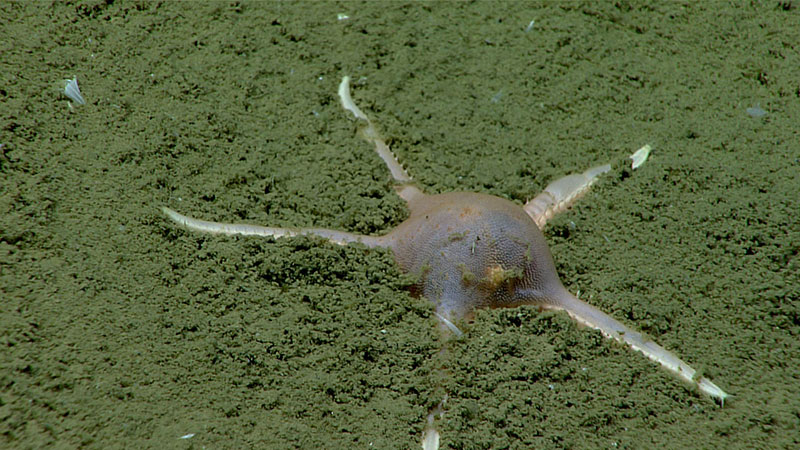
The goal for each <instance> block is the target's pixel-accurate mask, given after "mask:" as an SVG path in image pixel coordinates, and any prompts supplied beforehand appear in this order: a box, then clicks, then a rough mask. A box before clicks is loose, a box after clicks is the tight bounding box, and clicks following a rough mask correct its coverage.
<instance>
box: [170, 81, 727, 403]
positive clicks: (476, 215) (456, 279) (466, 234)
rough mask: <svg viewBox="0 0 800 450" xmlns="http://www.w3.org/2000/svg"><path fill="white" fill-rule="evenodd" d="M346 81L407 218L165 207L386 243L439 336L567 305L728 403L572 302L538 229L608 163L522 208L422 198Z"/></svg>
mask: <svg viewBox="0 0 800 450" xmlns="http://www.w3.org/2000/svg"><path fill="white" fill-rule="evenodd" d="M348 81H349V79H348V78H347V77H345V79H344V80H343V81H342V83H341V85H340V87H339V96H340V97H341V99H342V104H343V106H344V108H345V109H346V110H348V111H350V112H352V113H353V114H354V115H355V116H356V118H358V119H361V120H363V121H365V122H366V124H367V126H366V128H365V129H364V130H362V135H363V137H364V138H365V139H366V140H367V141H368V142H370V143H372V144H374V145H375V149H376V152H377V153H378V154H379V156H380V157H381V158H382V159H383V160H384V162H385V163H386V165H387V167H388V168H389V170H390V172H391V174H392V177H393V178H394V180H395V181H396V183H397V187H396V190H397V193H398V195H400V197H402V198H403V199H405V200H406V201H407V202H408V208H409V210H410V216H409V217H408V219H406V220H405V221H404V222H403V223H401V224H400V225H398V226H397V227H396V228H395V229H394V230H392V231H390V232H389V233H388V234H386V235H384V236H362V235H357V234H352V233H347V232H343V231H337V230H328V229H319V228H301V229H290V228H274V227H263V226H257V225H245V224H224V223H216V222H206V221H202V220H198V219H193V218H190V217H187V216H183V215H181V214H179V213H177V212H175V211H173V210H171V209H169V208H162V210H163V211H164V213H165V214H167V216H169V217H170V218H171V219H172V220H174V221H175V222H177V223H179V224H181V225H184V226H186V227H187V228H190V229H193V230H197V231H204V232H210V233H224V234H243V235H257V236H271V237H275V238H280V237H288V236H296V235H299V234H308V235H315V236H320V237H323V238H326V239H328V240H330V241H332V242H335V243H338V244H342V245H345V244H348V243H351V242H360V243H363V244H365V245H367V246H370V247H388V248H390V249H391V250H392V252H393V253H394V257H395V260H396V261H397V264H398V265H399V266H400V268H401V269H402V270H403V271H404V272H407V273H410V274H412V275H415V276H416V277H417V283H416V285H415V287H414V291H415V293H418V294H419V295H422V296H423V297H425V298H427V299H428V300H430V301H431V302H433V303H434V304H435V305H436V314H437V316H438V317H439V319H440V320H441V322H442V324H443V330H444V332H445V333H447V332H448V330H449V332H452V333H454V334H457V335H460V334H461V331H460V330H459V329H458V327H457V325H456V324H457V323H459V322H461V321H464V320H465V319H466V320H468V319H469V318H471V316H472V313H473V311H474V310H475V309H477V308H486V307H489V308H500V307H515V306H519V305H523V304H529V305H536V306H538V307H540V308H542V309H552V310H564V311H566V312H567V313H568V314H569V315H570V316H571V317H572V318H573V319H574V320H576V321H577V322H578V323H580V324H583V325H586V326H589V327H592V328H595V329H598V330H600V331H601V332H602V333H603V334H604V335H605V336H607V337H609V338H613V339H616V340H618V341H620V342H623V343H625V344H627V345H629V346H631V347H632V348H633V349H635V350H638V351H640V352H642V353H644V354H645V356H647V357H648V358H650V359H652V360H654V361H656V362H658V363H660V364H661V365H662V366H664V367H665V368H667V369H668V370H670V371H672V372H673V373H675V374H676V375H678V377H680V378H682V379H683V380H685V381H687V382H688V383H690V384H692V385H694V386H697V387H698V388H699V389H700V390H701V391H702V392H705V393H706V394H708V395H710V396H711V397H712V398H714V399H716V400H719V401H720V403H721V404H722V403H724V400H725V398H726V397H727V395H728V394H726V393H725V392H724V391H723V390H722V389H720V388H719V387H717V386H716V385H715V384H714V383H712V382H711V381H709V380H708V379H706V378H704V377H702V376H698V375H697V374H696V372H695V370H694V369H693V368H692V367H691V366H689V365H688V364H686V363H685V362H683V361H681V360H680V359H679V358H678V357H677V356H675V355H674V354H672V353H671V352H669V351H667V350H665V349H664V348H662V347H660V346H659V345H658V344H656V343H655V342H653V341H651V340H649V339H648V338H646V337H645V336H643V335H642V334H641V333H639V332H636V331H634V330H632V329H630V328H628V327H626V326H625V325H623V324H622V323H620V322H619V321H617V320H616V319H614V318H613V317H611V316H609V315H607V314H605V313H603V312H602V311H600V310H599V309H597V308H595V307H594V306H591V305H589V304H588V303H586V302H584V301H582V300H580V299H578V298H577V297H575V296H574V295H572V294H571V293H570V292H569V291H567V290H566V289H565V288H564V286H563V285H562V284H561V280H560V279H559V277H558V274H557V272H556V268H555V264H554V263H553V257H552V255H551V254H550V250H549V248H548V247H547V243H546V242H545V239H544V236H543V235H542V232H541V229H542V228H543V227H544V225H545V223H546V222H547V220H548V219H550V218H551V217H552V216H553V215H555V214H557V213H559V212H561V211H564V210H566V209H567V208H568V207H569V205H571V204H572V203H573V202H574V201H575V200H576V199H577V198H579V197H580V196H581V195H583V194H584V193H585V192H586V190H587V189H588V188H589V186H590V185H591V184H592V183H594V182H595V181H596V179H597V177H598V176H599V175H600V174H602V173H604V172H607V171H608V170H609V169H610V166H608V165H605V166H599V167H595V168H592V169H589V170H587V171H586V172H584V173H582V174H573V175H569V176H566V177H563V178H561V179H558V180H556V181H554V182H553V183H551V184H550V185H548V186H547V187H546V188H545V190H544V192H543V193H542V194H540V195H538V196H537V197H535V198H534V199H533V200H531V201H529V202H528V203H526V204H525V205H524V206H520V205H517V204H515V203H512V202H510V201H508V200H504V199H502V198H499V197H495V196H492V195H486V194H479V193H470V192H452V193H446V194H439V195H426V194H424V193H423V192H422V191H421V190H420V189H419V188H417V187H416V186H415V185H414V184H413V182H412V180H411V177H410V176H408V174H407V173H406V171H405V169H403V167H402V166H401V165H400V164H399V163H398V162H397V160H396V159H395V157H394V155H393V154H392V153H391V151H390V150H389V148H388V146H386V144H385V142H384V140H383V138H382V137H380V135H379V134H378V133H377V131H376V130H375V127H374V126H373V124H372V122H371V121H370V120H369V118H368V117H367V116H366V115H365V114H364V113H363V112H361V110H359V109H358V107H357V106H355V104H354V103H353V101H352V99H351V98H350V90H349V84H348Z"/></svg>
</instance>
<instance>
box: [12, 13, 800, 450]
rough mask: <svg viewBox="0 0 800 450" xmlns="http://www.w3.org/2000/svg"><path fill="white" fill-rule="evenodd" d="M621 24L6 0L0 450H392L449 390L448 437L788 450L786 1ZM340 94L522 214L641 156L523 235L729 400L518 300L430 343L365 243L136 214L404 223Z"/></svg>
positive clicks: (796, 97)
mask: <svg viewBox="0 0 800 450" xmlns="http://www.w3.org/2000/svg"><path fill="white" fill-rule="evenodd" d="M620 3H621V4H623V6H619V7H615V6H611V5H609V6H592V5H587V6H580V5H577V4H569V5H568V6H559V5H555V6H549V7H540V8H539V7H536V8H531V9H527V10H526V9H524V8H520V7H519V6H518V5H515V4H508V5H506V6H503V5H502V4H501V5H496V4H495V5H490V4H488V3H486V4H472V5H467V4H458V5H453V4H448V5H428V6H420V5H417V4H415V5H405V6H404V5H401V4H391V5H390V4H386V3H382V4H377V3H376V4H366V5H359V4H350V3H341V4H328V3H319V4H313V5H310V4H303V5H292V4H286V3H277V4H275V5H269V4H263V5H262V4H249V3H244V4H241V5H238V4H228V3H213V4H211V5H204V6H203V5H198V4H195V3H192V4H167V5H158V4H155V3H124V4H118V3H114V4H112V5H106V3H105V2H83V3H78V4H69V5H62V4H58V5H55V6H49V5H43V4H41V3H36V2H34V3H28V4H25V3H22V4H15V3H4V4H3V5H2V6H0V35H2V36H3V38H2V39H0V53H1V54H2V55H3V57H2V58H0V105H1V107H0V143H1V144H2V148H0V297H2V299H3V300H2V302H0V338H1V339H2V349H3V350H2V351H0V446H2V447H15V448H40V447H43V446H58V447H60V448H69V447H79V446H85V447H88V448H120V447H128V448H130V447H134V448H142V447H148V446H151V447H159V448H162V447H174V448H189V447H192V446H194V447H205V448H243V447H256V448H280V449H283V448H290V447H295V448H337V447H338V448H354V447H358V448H367V447H369V446H370V444H372V446H373V447H374V448H415V447H417V446H418V441H419V437H420V434H421V429H422V424H423V420H424V417H425V415H426V414H427V411H428V408H429V407H430V406H431V405H433V404H435V403H436V402H438V401H439V399H440V398H441V395H442V394H443V393H444V392H448V393H449V397H450V400H449V403H448V410H449V412H448V414H447V415H446V416H445V417H444V419H443V420H442V422H441V424H440V428H441V430H442V436H443V441H442V443H443V446H444V447H446V448H470V449H472V448H531V447H534V446H535V447H537V448H556V447H570V448H598V447H604V448H608V447H612V446H614V447H622V448H647V447H653V448H663V447H706V448H712V447H717V448H720V447H725V448H741V447H761V448H766V447H769V448H780V447H790V448H791V447H798V446H799V445H800V432H798V430H800V362H799V361H798V359H797V358H798V357H797V355H800V318H799V315H798V314H799V311H800V305H799V304H798V303H799V302H800V300H798V297H800V287H798V286H800V281H799V280H798V270H799V269H800V267H799V266H800V263H799V262H798V257H797V253H798V247H800V225H798V216H797V212H798V211H800V200H798V198H800V197H798V186H800V161H799V158H800V144H798V142H800V136H798V131H797V130H798V128H797V123H798V118H799V117H800V78H799V77H798V72H797V68H798V67H800V57H798V54H799V53H800V47H798V42H800V31H798V30H800V29H798V27H797V26H796V24H797V23H798V22H800V12H799V11H798V9H793V8H791V7H789V6H790V4H791V2H781V3H782V5H783V6H786V7H785V8H784V7H782V6H781V5H779V4H778V3H779V2H764V3H761V4H759V5H756V6H752V5H745V6H741V7H739V6H737V7H730V6H728V5H727V4H719V5H716V6H714V7H710V8H708V9H704V8H703V5H700V6H696V5H692V4H687V5H685V6H683V5H681V4H678V3H672V2H668V3H667V4H666V5H662V6H660V7H655V8H654V7H639V6H636V4H635V3H634V4H632V5H631V6H626V5H628V3H627V2H620ZM339 13H343V14H346V15H347V16H349V18H348V19H345V20H338V19H337V14H339ZM532 20H534V21H535V22H534V23H533V25H532V26H530V27H529V24H530V23H531V21H532ZM528 27H529V29H528V30H527V31H526V28H528ZM345 74H348V75H350V76H352V77H353V79H354V80H355V83H354V86H353V94H354V97H355V98H356V101H357V102H359V104H360V105H361V106H362V107H363V108H364V109H365V110H366V111H368V113H369V114H370V115H371V116H372V117H373V118H374V120H375V121H376V123H377V124H379V126H380V128H381V129H382V130H383V132H384V134H385V136H386V137H387V138H389V139H390V141H391V142H390V143H391V145H392V147H393V148H394V149H395V151H396V152H397V154H398V155H399V157H400V159H401V160H402V161H403V162H404V163H405V164H406V166H407V167H408V169H409V172H410V173H411V174H412V175H413V176H414V177H415V178H416V179H417V180H418V181H419V182H420V184H421V185H422V186H423V187H425V188H426V189H427V191H428V192H445V191H452V190H469V191H479V192H485V193H490V194H494V195H499V196H501V197H505V198H509V199H511V200H513V201H518V202H523V201H525V200H526V199H528V198H530V197H532V196H534V195H535V194H536V193H538V192H539V190H540V189H541V188H543V187H544V186H545V185H546V184H547V183H548V181H550V180H552V179H554V178H557V177H559V176H561V175H564V174H566V173H569V172H572V171H577V170H583V169H586V168H588V167H591V166H593V165H597V164H602V163H605V162H607V161H619V160H620V159H621V158H623V157H624V156H626V155H628V154H630V153H631V152H632V151H634V150H636V149H637V148H639V147H640V146H641V145H643V144H646V143H650V144H652V145H653V147H654V149H655V150H654V152H653V154H652V156H651V159H650V160H649V161H648V162H647V163H646V164H645V165H644V166H643V167H642V168H641V169H639V170H637V171H636V172H634V173H630V172H628V171H623V170H617V171H616V172H615V175H614V176H609V177H607V178H605V179H603V180H602V181H601V182H599V183H598V184H597V185H596V187H595V189H594V190H593V192H592V193H591V194H590V195H588V196H587V197H586V198H584V199H583V200H582V201H581V202H580V203H579V204H578V205H577V206H576V207H575V208H574V210H573V211H571V212H568V213H567V214H564V215H562V216H560V217H559V218H558V219H557V220H555V221H554V223H553V225H552V226H551V227H550V228H548V231H547V232H546V237H547V239H548V241H549V242H550V245H551V250H552V252H553V254H554V256H555V259H556V262H557V265H558V270H559V272H560V274H561V276H562V280H564V283H565V285H567V287H568V288H569V289H570V290H571V291H572V292H578V291H580V296H581V298H583V299H587V300H588V301H590V302H592V303H594V304H595V305H598V306H599V307H600V308H601V309H603V310H604V311H606V312H608V313H610V314H612V315H614V316H615V317H617V318H619V319H621V320H623V321H625V322H626V323H627V324H629V325H631V326H633V327H635V328H637V329H641V330H642V331H645V332H647V333H649V334H650V335H652V336H653V337H654V338H655V339H656V340H657V341H658V342H659V343H661V344H663V345H664V346H665V347H667V348H670V349H672V350H674V351H675V352H676V353H677V354H679V355H681V356H682V357H684V358H685V359H686V360H687V361H689V362H690V363H692V364H693V365H695V366H697V367H700V368H702V369H703V371H704V373H705V374H706V375H708V376H709V377H710V378H711V379H712V380H713V381H714V382H716V383H717V384H719V386H720V387H722V388H723V389H725V390H726V391H728V392H730V393H731V394H733V396H732V398H731V399H730V401H729V402H728V403H726V405H725V407H724V408H719V407H718V406H716V405H714V404H713V402H711V401H710V400H709V399H708V398H705V397H702V396H699V395H698V394H696V393H694V392H692V391H691V390H688V389H686V388H685V386H684V385H682V384H681V383H680V382H678V381H676V380H675V379H674V378H673V377H671V376H670V375H668V374H666V373H665V372H663V371H661V370H659V369H658V368H657V367H656V366H655V365H654V364H651V363H650V362H648V361H647V360H645V359H644V358H642V357H640V356H638V355H636V354H633V353H631V352H629V351H627V350H625V349H623V348H620V347H619V346H617V345H615V344H614V343H612V342H610V341H608V340H605V339H603V338H602V337H601V336H600V335H599V334H598V333H595V332H590V331H587V330H580V329H578V328H577V327H576V326H575V325H574V324H573V323H572V322H571V321H570V320H569V319H568V318H567V317H566V315H564V314H539V313H537V312H536V311H535V310H534V309H532V308H520V309H515V310H503V311H484V312H481V313H480V314H478V316H477V319H476V322H475V324H474V325H473V326H472V327H471V328H470V329H469V330H468V333H467V334H466V336H465V338H464V339H463V340H462V341H459V342H457V343H455V344H454V345H453V346H452V347H451V348H450V352H449V353H448V354H447V355H446V356H443V357H440V356H437V354H438V349H439V345H440V344H439V342H438V337H437V334H436V321H435V319H434V318H432V314H431V308H430V307H429V305H428V304H427V302H426V301H425V300H422V299H414V298H411V297H410V296H409V295H408V293H407V291H406V289H405V287H406V286H407V285H408V282H409V280H408V279H406V278H405V277H404V276H402V275H401V274H399V273H398V271H397V268H396V267H395V265H394V263H393V261H392V258H391V255H390V254H388V253H387V252H382V251H370V250H367V249H365V248H362V247H358V246H350V247H336V246H333V245H329V244H324V243H321V242H319V241H317V240H311V239H293V240H283V241H280V242H274V241H268V240H259V239H241V238H229V237H211V236H205V235H198V234H193V233H188V232H185V231H183V230H180V229H176V228H175V227H174V226H173V225H172V224H171V223H168V222H167V221H166V220H165V219H164V218H163V217H162V216H161V214H160V212H159V209H158V208H159V207H160V206H161V205H168V206H170V207H172V208H175V209H178V210H179V211H181V212H184V213H187V214H192V215H194V216H197V217H203V218H208V219H211V220H221V221H248V222H254V223H262V224H273V225H278V226H290V225H295V226H321V227H332V228H341V229H344V230H349V231H353V232H358V233H381V232H383V231H385V230H388V229H390V228H391V227H392V226H394V225H396V224H397V223H399V222H400V221H402V220H403V218H404V217H405V214H406V211H405V210H404V205H403V202H402V201H401V200H400V199H398V198H397V197H396V195H395V194H394V192H393V191H392V190H391V188H390V180H389V176H388V174H387V173H386V170H385V168H384V166H383V164H382V163H381V161H380V160H379V159H378V158H377V157H376V156H375V155H374V154H373V151H372V149H371V148H370V146H369V145H367V144H365V143H364V142H362V141H361V140H360V139H358V138H357V137H356V136H355V131H356V130H355V125H354V122H353V121H351V120H350V119H349V118H348V116H347V115H346V114H344V113H343V111H342V110H341V108H340V107H339V104H338V99H337V97H336V87H337V84H338V82H339V80H340V79H341V76H342V75H345ZM73 76H77V78H78V82H79V84H80V87H81V89H82V91H83V94H84V97H85V98H86V99H87V102H88V104H87V105H85V106H82V107H75V108H74V109H71V108H70V107H69V106H68V102H69V101H68V99H67V98H66V97H64V96H62V95H61V94H60V93H59V88H60V87H61V86H62V84H61V80H63V79H66V78H72V77H73ZM756 105H758V106H759V107H760V108H762V109H763V110H764V111H766V113H767V114H766V115H764V116H761V117H753V116H752V115H751V114H748V111H747V108H752V107H754V106H756ZM750 112H751V113H752V112H753V110H752V109H751V110H750ZM440 365H444V366H445V367H447V368H448V369H447V370H448V372H447V376H446V377H444V379H439V378H437V376H436V375H435V374H437V373H439V371H438V370H437V368H438V367H439V366H440ZM190 434H193V436H192V437H190V438H186V439H181V437H185V436H187V435H190Z"/></svg>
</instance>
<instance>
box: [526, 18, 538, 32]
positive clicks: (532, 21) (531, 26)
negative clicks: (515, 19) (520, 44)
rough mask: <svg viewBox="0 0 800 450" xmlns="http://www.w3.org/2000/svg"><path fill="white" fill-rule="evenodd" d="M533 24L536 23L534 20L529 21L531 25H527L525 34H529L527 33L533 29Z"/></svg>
mask: <svg viewBox="0 0 800 450" xmlns="http://www.w3.org/2000/svg"><path fill="white" fill-rule="evenodd" d="M535 24H536V21H535V20H531V23H529V24H528V26H527V27H525V32H526V33H527V32H529V31H531V30H532V29H533V26H534V25H535Z"/></svg>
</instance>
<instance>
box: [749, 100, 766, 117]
mask: <svg viewBox="0 0 800 450" xmlns="http://www.w3.org/2000/svg"><path fill="white" fill-rule="evenodd" d="M745 111H747V114H748V115H749V116H750V117H755V118H756V119H758V118H760V117H764V116H766V115H767V112H766V111H764V110H763V109H761V104H759V103H756V104H755V106H751V107H749V108H747V109H746V110H745Z"/></svg>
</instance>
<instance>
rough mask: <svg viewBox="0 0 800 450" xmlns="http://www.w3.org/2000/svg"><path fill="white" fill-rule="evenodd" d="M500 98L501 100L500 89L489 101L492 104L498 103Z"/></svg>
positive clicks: (501, 91) (501, 92)
mask: <svg viewBox="0 0 800 450" xmlns="http://www.w3.org/2000/svg"><path fill="white" fill-rule="evenodd" d="M501 98H503V90H502V89H500V90H499V91H497V93H496V94H494V95H493V96H492V98H491V99H490V100H489V101H490V102H492V103H500V99H501Z"/></svg>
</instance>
